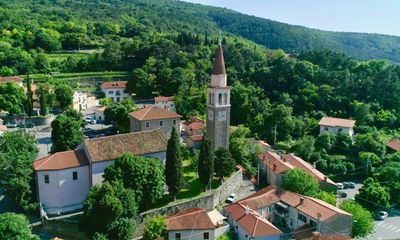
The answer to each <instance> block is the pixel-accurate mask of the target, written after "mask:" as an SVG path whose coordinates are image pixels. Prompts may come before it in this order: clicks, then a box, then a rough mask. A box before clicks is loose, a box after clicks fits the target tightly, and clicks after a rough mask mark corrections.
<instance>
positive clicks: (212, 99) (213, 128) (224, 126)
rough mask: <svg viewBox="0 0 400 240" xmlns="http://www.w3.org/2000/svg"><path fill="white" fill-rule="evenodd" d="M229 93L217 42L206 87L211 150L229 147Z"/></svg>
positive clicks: (222, 56)
mask: <svg viewBox="0 0 400 240" xmlns="http://www.w3.org/2000/svg"><path fill="white" fill-rule="evenodd" d="M230 94H231V89H230V87H228V86H227V75H226V71H225V62H224V55H223V50H222V45H221V43H219V44H218V48H217V52H216V58H215V63H214V67H213V70H212V74H211V84H210V85H209V86H208V88H207V123H206V129H207V137H208V138H209V139H210V141H211V147H212V149H213V150H217V149H219V148H221V147H222V148H228V147H229V125H230V109H231V103H230Z"/></svg>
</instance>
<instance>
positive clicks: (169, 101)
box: [154, 96, 176, 112]
mask: <svg viewBox="0 0 400 240" xmlns="http://www.w3.org/2000/svg"><path fill="white" fill-rule="evenodd" d="M174 100H175V97H173V96H172V97H164V96H159V97H155V98H154V105H156V106H157V107H159V108H165V109H168V110H169V111H171V112H175V111H176V109H175V101H174Z"/></svg>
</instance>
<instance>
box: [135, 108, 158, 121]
mask: <svg viewBox="0 0 400 240" xmlns="http://www.w3.org/2000/svg"><path fill="white" fill-rule="evenodd" d="M154 106H155V105H150V107H147V111H146V112H145V113H144V114H143V115H142V117H141V118H140V119H139V120H143V118H144V117H145V116H146V115H147V114H148V113H149V111H150V110H151V109H152V108H153V107H154ZM144 109H146V107H145V108H144Z"/></svg>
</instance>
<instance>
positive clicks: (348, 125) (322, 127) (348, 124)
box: [319, 117, 356, 138]
mask: <svg viewBox="0 0 400 240" xmlns="http://www.w3.org/2000/svg"><path fill="white" fill-rule="evenodd" d="M355 124H356V121H355V120H350V119H343V118H333V117H323V118H322V119H321V120H320V121H319V134H323V133H325V132H330V133H343V134H348V135H349V136H350V137H351V138H352V137H353V135H354V129H353V128H354V125H355Z"/></svg>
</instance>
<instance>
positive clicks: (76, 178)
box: [72, 171, 78, 181]
mask: <svg viewBox="0 0 400 240" xmlns="http://www.w3.org/2000/svg"><path fill="white" fill-rule="evenodd" d="M72 180H74V181H75V180H78V172H77V171H75V172H72Z"/></svg>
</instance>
